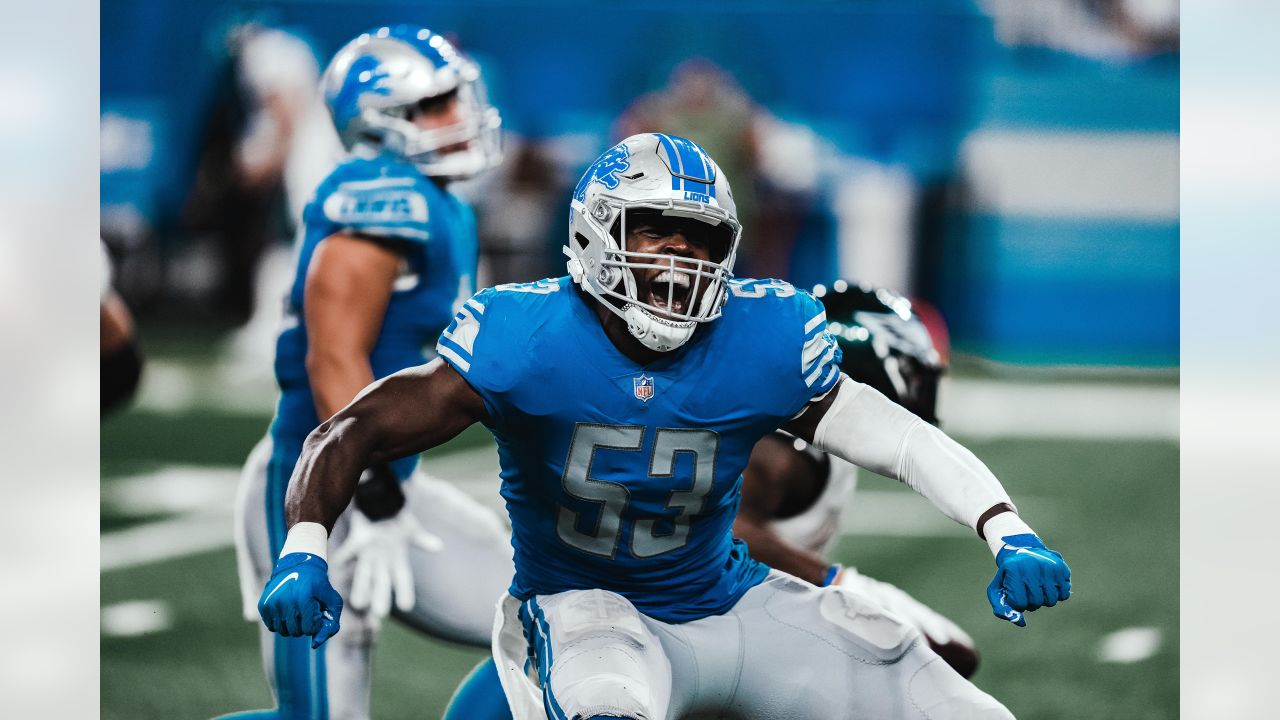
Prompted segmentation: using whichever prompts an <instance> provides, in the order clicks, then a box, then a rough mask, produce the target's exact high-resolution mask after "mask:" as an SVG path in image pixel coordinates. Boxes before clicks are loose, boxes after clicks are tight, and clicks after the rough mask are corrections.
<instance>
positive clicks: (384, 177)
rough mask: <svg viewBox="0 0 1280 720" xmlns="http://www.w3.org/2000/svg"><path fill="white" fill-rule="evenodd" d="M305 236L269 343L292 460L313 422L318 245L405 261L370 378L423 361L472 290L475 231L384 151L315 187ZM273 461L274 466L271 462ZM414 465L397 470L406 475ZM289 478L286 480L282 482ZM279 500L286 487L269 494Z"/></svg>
mask: <svg viewBox="0 0 1280 720" xmlns="http://www.w3.org/2000/svg"><path fill="white" fill-rule="evenodd" d="M303 222H304V224H305V233H304V235H303V237H302V239H301V241H300V245H299V246H298V247H297V248H296V253H297V269H296V273H295V275H294V280H293V286H292V288H291V290H290V292H289V297H288V300H287V304H286V312H285V318H286V319H285V323H284V326H283V329H282V330H281V332H280V336H279V338H278V339H277V341H276V360H275V373H276V380H277V381H278V382H279V385H280V391H281V395H280V402H279V405H278V406H277V409H276V418H275V422H274V423H273V424H272V427H271V434H272V440H273V441H274V444H275V452H276V454H277V456H281V457H283V458H284V459H285V460H288V461H289V462H288V463H287V464H288V468H289V469H290V470H291V469H292V467H293V462H294V461H296V460H297V457H298V455H299V454H300V453H301V449H302V441H303V440H304V439H305V438H306V436H307V434H308V433H310V432H311V430H313V429H314V428H315V427H316V426H317V425H319V424H320V418H318V417H317V416H316V410H315V400H314V397H313V396H312V393H311V383H310V381H309V379H308V377H307V369H306V357H307V331H306V326H305V325H304V323H303V322H302V321H301V319H302V317H303V308H304V307H305V302H306V298H305V296H304V290H305V286H306V278H307V270H308V268H309V267H310V264H311V258H312V256H313V255H314V253H315V251H316V248H317V246H319V244H320V242H321V241H322V240H324V239H325V238H327V237H329V236H330V235H333V234H334V233H338V232H344V231H345V232H350V233H353V234H357V235H361V236H364V237H369V238H375V239H376V240H375V241H385V242H386V243H387V244H388V246H391V247H394V248H396V249H397V250H398V251H399V252H400V253H401V254H402V255H403V257H404V262H403V264H402V267H401V271H400V274H399V275H398V277H397V278H396V281H395V286H394V290H393V292H392V294H391V299H390V302H389V304H388V305H387V310H386V316H385V318H384V320H383V323H382V330H381V331H380V333H379V335H378V339H377V342H376V344H375V345H374V348H373V351H372V353H371V354H370V356H369V360H370V363H371V365H372V368H373V375H374V377H375V378H382V377H386V376H387V375H390V374H392V373H394V372H396V371H399V370H403V369H404V368H407V367H412V366H415V365H421V364H422V363H424V362H426V361H427V359H428V358H427V357H426V356H425V355H424V351H425V350H426V349H428V348H430V347H431V346H432V344H433V343H434V342H435V341H436V339H437V338H438V337H439V335H440V332H441V331H442V330H444V328H445V327H446V326H447V325H448V324H449V321H450V319H451V318H452V317H453V314H454V312H456V310H457V308H458V307H459V306H460V305H461V302H462V300H463V299H465V298H467V297H468V296H470V295H471V293H473V292H474V291H475V286H474V278H475V271H476V230H475V218H474V215H473V214H472V212H471V208H470V207H468V206H467V205H466V204H465V203H463V202H462V201H461V200H459V199H458V198H457V197H456V196H454V195H452V194H451V193H449V192H447V191H445V190H443V189H441V188H440V187H439V186H437V185H436V184H434V183H433V182H431V181H430V180H428V179H427V178H425V177H423V175H422V174H421V172H419V171H418V170H417V168H415V167H414V166H413V165H412V164H410V163H408V162H406V161H404V160H402V159H399V158H395V157H392V156H389V155H381V156H378V157H374V158H351V159H349V160H347V161H345V162H343V163H342V164H340V165H338V167H337V168H335V169H334V170H333V172H332V173H330V174H329V176H328V177H327V178H326V179H325V180H324V181H323V182H322V183H320V185H319V186H318V187H317V188H316V193H315V196H314V197H313V198H312V199H311V202H310V203H309V204H308V205H307V207H306V209H305V210H304V211H303ZM273 462H274V460H273ZM416 462H417V458H416V457H410V458H405V459H404V460H401V461H399V462H397V463H396V464H395V466H396V471H397V474H398V475H400V477H401V478H402V479H403V478H406V477H408V475H409V473H410V472H412V470H413V467H414V465H415V464H416ZM287 480H288V477H287V476H286V477H285V478H284V481H285V482H287ZM277 491H278V492H279V493H280V495H281V497H283V492H284V488H283V486H281V487H279V488H275V487H272V488H269V489H268V497H271V496H272V495H273V494H274V493H275V492H277Z"/></svg>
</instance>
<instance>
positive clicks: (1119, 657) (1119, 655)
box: [1098, 627, 1160, 664]
mask: <svg viewBox="0 0 1280 720" xmlns="http://www.w3.org/2000/svg"><path fill="white" fill-rule="evenodd" d="M1159 649H1160V631H1159V630H1158V629H1156V628H1153V627H1131V628H1125V629H1124V630H1117V631H1115V632H1113V633H1110V634H1108V635H1105V636H1104V637H1103V638H1102V642H1101V643H1099V644H1098V662H1105V663H1125V664H1127V663H1136V662H1142V661H1143V660H1146V659H1147V658H1150V657H1151V656H1152V655H1155V654H1156V651H1157V650H1159Z"/></svg>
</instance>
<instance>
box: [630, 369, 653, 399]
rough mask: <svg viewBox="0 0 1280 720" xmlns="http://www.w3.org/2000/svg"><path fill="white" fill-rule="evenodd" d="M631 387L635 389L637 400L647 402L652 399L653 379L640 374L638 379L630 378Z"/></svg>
mask: <svg viewBox="0 0 1280 720" xmlns="http://www.w3.org/2000/svg"><path fill="white" fill-rule="evenodd" d="M631 385H632V386H633V387H634V388H635V391H636V399H637V400H642V401H644V402H649V398H651V397H653V378H651V377H647V376H645V375H644V374H643V373H641V375H640V377H634V378H631Z"/></svg>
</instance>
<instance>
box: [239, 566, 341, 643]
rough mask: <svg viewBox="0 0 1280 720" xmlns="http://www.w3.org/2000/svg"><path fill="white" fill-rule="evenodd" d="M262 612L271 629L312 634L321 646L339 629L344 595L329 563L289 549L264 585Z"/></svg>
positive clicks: (285, 632) (259, 612)
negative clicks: (331, 578)
mask: <svg viewBox="0 0 1280 720" xmlns="http://www.w3.org/2000/svg"><path fill="white" fill-rule="evenodd" d="M258 614H259V615H261V616H262V623H263V624H264V625H266V626H267V629H268V630H270V631H271V632H275V633H279V634H281V635H284V636H285V637H302V636H304V635H306V636H310V637H311V639H312V640H311V647H312V648H318V647H320V646H321V645H322V644H323V643H324V641H325V640H328V639H329V638H331V637H333V636H334V635H335V634H336V633H337V632H338V620H339V618H340V617H341V615H342V598H341V597H340V596H339V595H338V591H336V590H334V589H333V586H332V585H330V584H329V564H328V563H326V562H325V561H324V560H322V559H321V558H319V557H317V556H315V555H312V554H310V553H300V552H299V553H289V554H288V555H285V556H284V557H282V558H280V559H279V560H278V561H276V567H275V570H273V571H272V572H271V579H270V580H268V581H267V585H266V587H264V588H263V589H262V599H261V600H259V601H258Z"/></svg>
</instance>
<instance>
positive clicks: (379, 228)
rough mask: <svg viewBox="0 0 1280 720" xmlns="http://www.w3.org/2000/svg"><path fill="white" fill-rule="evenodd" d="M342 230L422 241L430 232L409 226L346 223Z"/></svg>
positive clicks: (427, 237) (428, 236) (357, 233)
mask: <svg viewBox="0 0 1280 720" xmlns="http://www.w3.org/2000/svg"><path fill="white" fill-rule="evenodd" d="M343 230H346V231H347V232H350V233H353V234H355V235H371V236H373V237H385V238H408V239H410V240H423V241H426V240H430V239H431V234H430V233H428V232H427V231H426V230H423V229H421V228H416V227H411V226H398V227H391V226H384V225H348V226H345V227H344V228H343Z"/></svg>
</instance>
